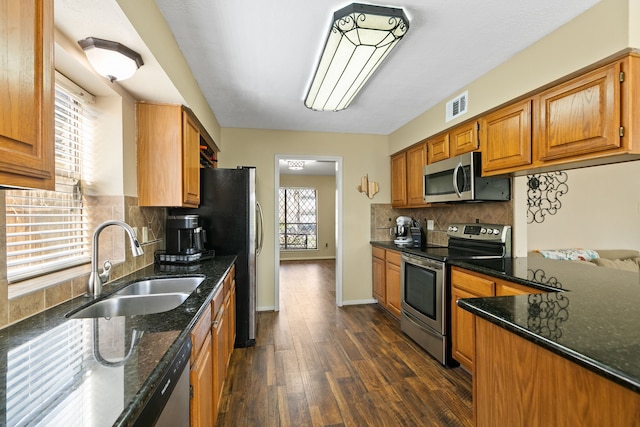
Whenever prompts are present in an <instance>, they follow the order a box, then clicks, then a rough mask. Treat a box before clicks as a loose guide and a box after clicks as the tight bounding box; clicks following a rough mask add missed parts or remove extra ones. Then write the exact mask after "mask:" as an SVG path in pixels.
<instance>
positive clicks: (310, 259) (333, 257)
mask: <svg viewBox="0 0 640 427" xmlns="http://www.w3.org/2000/svg"><path fill="white" fill-rule="evenodd" d="M324 259H333V260H335V259H336V257H335V256H318V257H291V258H282V256H280V262H282V261H316V260H324Z"/></svg>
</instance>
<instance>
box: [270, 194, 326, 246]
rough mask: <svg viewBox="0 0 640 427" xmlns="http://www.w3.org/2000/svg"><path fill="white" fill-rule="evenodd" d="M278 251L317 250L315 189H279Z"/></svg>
mask: <svg viewBox="0 0 640 427" xmlns="http://www.w3.org/2000/svg"><path fill="white" fill-rule="evenodd" d="M279 205H280V206H279V218H280V220H279V235H280V250H287V249H289V250H302V249H318V203H317V192H316V189H315V188H289V187H281V188H280V189H279Z"/></svg>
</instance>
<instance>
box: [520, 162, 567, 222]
mask: <svg viewBox="0 0 640 427" xmlns="http://www.w3.org/2000/svg"><path fill="white" fill-rule="evenodd" d="M568 179H569V177H568V176H567V173H566V172H564V171H558V172H550V173H538V174H533V175H527V180H528V182H527V186H528V187H529V189H528V190H527V223H528V224H531V223H533V222H537V223H541V222H543V221H544V219H545V216H546V215H547V214H548V215H555V214H556V213H557V212H558V210H560V208H561V207H562V203H561V202H560V196H562V195H564V194H567V192H568V191H569V186H568V185H567V180H568Z"/></svg>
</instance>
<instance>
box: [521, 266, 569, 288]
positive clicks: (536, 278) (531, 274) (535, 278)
mask: <svg viewBox="0 0 640 427" xmlns="http://www.w3.org/2000/svg"><path fill="white" fill-rule="evenodd" d="M527 280H531V281H532V282H538V283H542V284H544V285H547V286H552V287H554V288H558V289H562V283H560V282H559V281H558V279H557V278H556V277H555V276H551V277H547V273H546V272H545V271H544V270H543V269H541V268H538V269H536V270H533V269H531V268H529V269H527Z"/></svg>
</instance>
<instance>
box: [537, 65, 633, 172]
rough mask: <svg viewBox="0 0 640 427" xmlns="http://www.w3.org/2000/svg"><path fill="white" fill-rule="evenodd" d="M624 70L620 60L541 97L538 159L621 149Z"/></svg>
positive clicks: (557, 87)
mask: <svg viewBox="0 0 640 427" xmlns="http://www.w3.org/2000/svg"><path fill="white" fill-rule="evenodd" d="M620 71H621V61H618V62H616V63H614V64H611V65H608V66H605V67H602V68H600V69H598V70H595V71H592V72H590V73H587V74H585V75H583V76H580V77H578V78H575V79H573V80H569V81H568V82H566V83H564V84H560V85H558V86H556V87H553V88H551V89H549V90H547V91H544V92H542V93H541V94H540V95H538V97H537V100H536V101H537V105H538V120H536V121H535V122H536V124H537V128H536V130H537V132H536V140H535V142H536V145H535V147H536V148H537V153H536V158H537V159H538V160H540V161H543V162H546V161H550V160H555V159H562V158H567V157H573V156H579V155H582V154H589V153H594V152H597V151H602V150H610V149H617V148H619V147H620V145H621V138H620V135H619V132H620V126H621V123H620V119H621V117H620V108H621V102H620V88H621V82H620Z"/></svg>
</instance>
